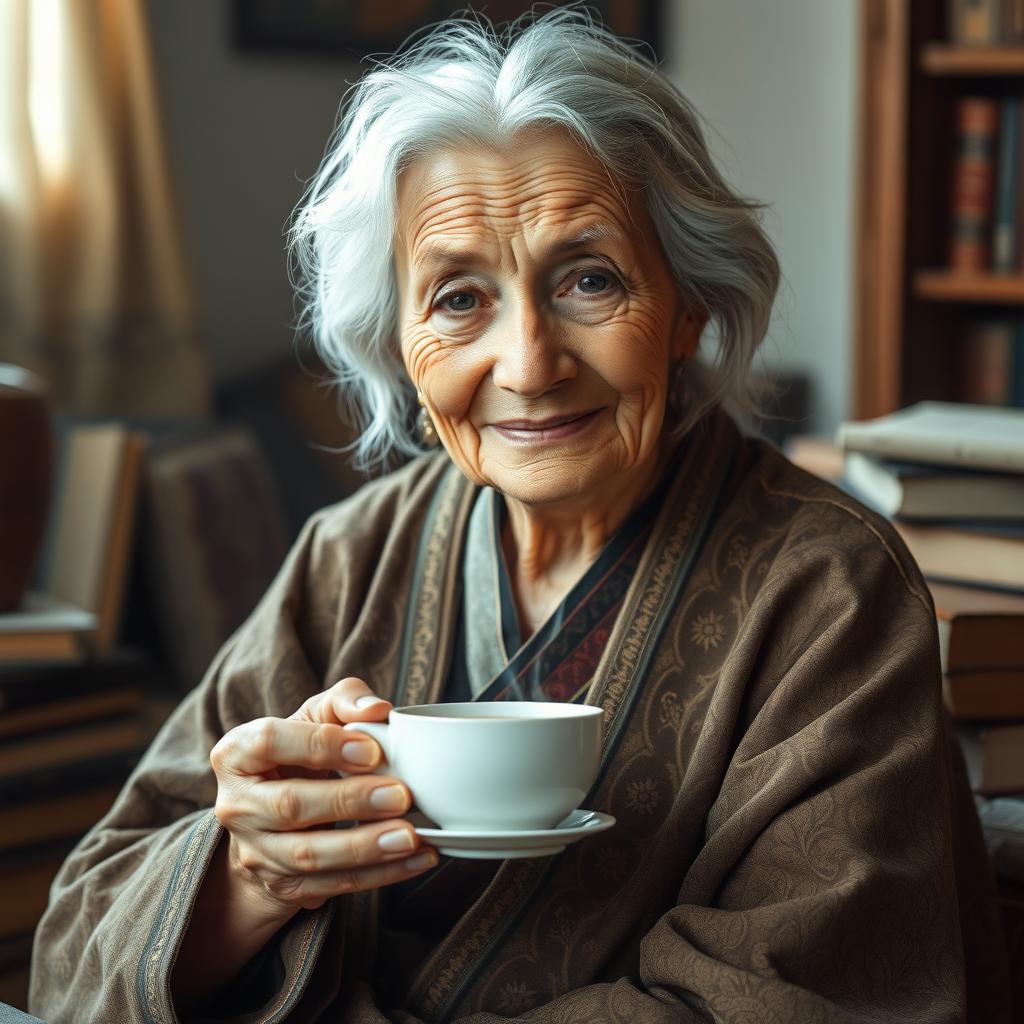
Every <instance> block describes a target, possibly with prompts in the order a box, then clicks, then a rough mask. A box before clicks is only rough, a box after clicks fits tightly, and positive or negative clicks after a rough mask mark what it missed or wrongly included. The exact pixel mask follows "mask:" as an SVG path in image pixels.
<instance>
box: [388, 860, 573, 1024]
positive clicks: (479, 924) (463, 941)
mask: <svg viewBox="0 0 1024 1024" xmlns="http://www.w3.org/2000/svg"><path fill="white" fill-rule="evenodd" d="M552 859H554V858H546V860H547V861H550V860H552ZM548 868H549V864H547V863H545V860H506V861H504V862H503V863H502V865H501V867H500V868H498V871H497V873H496V874H495V876H494V880H493V881H492V882H491V883H490V884H489V885H488V886H487V888H486V889H485V890H484V892H483V894H482V895H481V896H480V898H479V899H478V900H477V901H476V903H475V904H474V905H473V906H472V908H470V911H469V913H468V914H467V915H466V916H467V918H470V919H471V918H472V917H473V915H474V912H476V913H477V919H476V921H475V922H474V923H473V924H472V926H471V927H470V928H469V930H468V931H467V932H466V934H464V935H460V936H459V938H458V945H457V946H456V948H454V949H448V948H446V947H444V946H442V947H441V948H440V949H438V950H437V951H435V953H434V954H433V955H432V956H431V958H430V960H429V961H428V962H427V964H426V965H425V966H424V968H423V970H422V971H421V972H420V976H419V979H418V981H419V983H418V984H416V985H414V988H412V989H411V990H410V993H409V997H408V999H407V1003H408V1004H409V1005H410V1006H414V1007H415V1008H416V1014H417V1016H421V1017H423V1018H424V1019H425V1020H437V1021H444V1020H446V1019H447V1017H448V1014H450V1013H451V1011H452V1009H453V1008H454V1006H455V1003H456V1002H457V1000H458V999H459V997H460V996H461V995H462V993H463V992H464V991H465V990H466V989H467V988H468V987H469V985H470V984H471V983H472V982H473V981H474V980H475V977H474V976H473V971H474V970H475V969H477V968H479V966H480V964H481V963H482V962H483V961H484V960H485V959H486V958H487V955H488V953H490V952H491V951H492V950H493V949H494V948H495V947H496V946H497V944H498V943H499V942H500V941H501V939H503V938H504V936H505V934H506V933H507V932H508V929H509V927H511V926H512V925H514V923H515V921H516V920H518V918H519V916H520V914H521V913H522V911H523V910H524V909H525V908H526V906H527V903H528V900H529V897H530V896H531V895H532V894H533V892H534V891H535V889H536V887H537V884H538V883H539V882H540V881H541V878H542V876H543V875H544V874H546V872H547V869H548ZM517 906H518V907H519V911H518V912H516V908H517ZM510 915H511V918H510ZM503 919H506V920H505V921H504V922H503ZM503 923H504V924H505V927H504V928H502V927H501V925H502V924H503ZM460 930H462V929H460ZM426 979H430V980H429V983H427V981H426Z"/></svg>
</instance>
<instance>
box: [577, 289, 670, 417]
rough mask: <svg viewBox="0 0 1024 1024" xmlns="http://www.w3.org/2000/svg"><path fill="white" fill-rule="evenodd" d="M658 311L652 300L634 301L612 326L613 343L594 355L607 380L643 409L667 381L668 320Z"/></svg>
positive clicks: (653, 399)
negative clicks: (619, 320) (627, 311)
mask: <svg viewBox="0 0 1024 1024" xmlns="http://www.w3.org/2000/svg"><path fill="white" fill-rule="evenodd" d="M659 314H660V310H659V309H658V308H657V307H656V306H655V305H654V304H653V303H650V304H647V303H643V304H641V303H636V304H634V305H633V306H632V308H631V309H630V311H629V314H628V316H626V317H625V318H623V321H622V322H621V323H620V324H618V325H617V326H615V327H613V333H614V340H613V341H612V343H611V344H608V345H605V346H602V349H601V351H600V353H599V355H598V356H595V359H594V363H595V369H597V370H598V371H599V372H600V373H601V375H602V376H603V377H604V379H605V380H606V381H607V383H608V384H609V385H610V386H611V387H612V388H613V389H614V390H615V391H617V392H618V393H619V394H620V395H621V396H622V397H623V399H625V400H626V401H627V402H628V403H629V404H630V405H632V406H637V407H638V408H639V411H642V412H643V413H647V412H648V411H649V410H647V408H646V406H648V405H649V404H650V403H652V402H655V403H657V402H658V401H659V399H660V398H661V397H662V396H663V395H664V394H665V391H666V387H667V382H668V362H669V348H670V344H669V343H670V338H669V323H668V321H667V320H666V319H665V317H664V316H662V315H659ZM598 358H599V359H600V365H599V366H598V365H596V363H597V359H598Z"/></svg>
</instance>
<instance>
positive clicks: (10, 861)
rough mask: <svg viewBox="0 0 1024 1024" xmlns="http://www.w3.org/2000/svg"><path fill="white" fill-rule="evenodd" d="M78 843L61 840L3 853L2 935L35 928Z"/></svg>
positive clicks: (0, 876)
mask: <svg viewBox="0 0 1024 1024" xmlns="http://www.w3.org/2000/svg"><path fill="white" fill-rule="evenodd" d="M74 845H75V844H74V842H69V841H66V840H60V841H58V842H56V843H50V844H47V845H45V846H43V847H33V848H31V849H29V850H18V851H15V852H13V853H8V854H4V855H3V856H0V907H3V913H0V939H10V938H13V937H14V936H17V935H22V934H24V933H25V932H30V931H32V930H33V929H34V928H35V926H36V924H37V923H38V921H39V918H40V917H42V915H43V911H44V910H45V909H46V905H47V902H48V901H49V896H50V886H51V885H52V884H53V880H54V879H55V878H56V877H57V872H58V871H60V868H61V865H62V864H63V863H64V860H65V859H66V858H67V855H68V854H69V853H70V852H71V851H72V849H74Z"/></svg>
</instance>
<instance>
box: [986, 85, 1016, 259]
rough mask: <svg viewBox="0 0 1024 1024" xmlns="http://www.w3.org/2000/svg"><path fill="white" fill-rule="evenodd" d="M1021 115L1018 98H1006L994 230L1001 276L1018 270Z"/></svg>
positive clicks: (1002, 104) (1002, 106)
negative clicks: (1018, 162) (1018, 140)
mask: <svg viewBox="0 0 1024 1024" xmlns="http://www.w3.org/2000/svg"><path fill="white" fill-rule="evenodd" d="M1019 113H1020V101H1019V100H1018V99H1017V97H1015V96H1005V97H1003V99H1002V100H1000V102H999V157H998V165H997V169H996V202H995V223H994V224H993V226H992V269H993V270H994V271H995V272H996V273H997V274H999V273H1003V274H1009V273H1012V272H1013V271H1014V269H1015V266H1014V255H1015V250H1016V232H1017V175H1018V167H1017V158H1018V154H1017V130H1018V125H1019Z"/></svg>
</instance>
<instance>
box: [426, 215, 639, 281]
mask: <svg viewBox="0 0 1024 1024" xmlns="http://www.w3.org/2000/svg"><path fill="white" fill-rule="evenodd" d="M606 239H607V240H610V241H616V242H621V241H622V234H621V232H619V231H616V230H615V228H613V227H611V225H609V224H605V223H604V222H602V221H597V222H595V223H593V224H588V225H587V226H586V227H585V228H582V229H581V230H580V231H577V232H576V234H574V235H572V236H570V237H569V238H564V239H562V240H560V241H558V242H556V243H555V244H554V245H552V246H551V247H550V249H548V250H547V252H546V254H545V255H546V257H547V258H548V259H550V258H551V257H552V256H558V255H561V254H562V253H564V252H569V251H571V250H573V249H579V248H581V247H582V246H585V245H587V244H589V243H590V242H600V241H604V240H606ZM479 258H480V257H479V253H478V252H477V250H475V249H470V248H461V247H458V246H450V245H445V244H444V243H443V242H428V243H427V244H426V245H424V246H423V248H422V250H420V252H418V253H417V254H416V256H415V257H414V259H413V266H414V267H416V269H417V270H422V269H427V270H430V269H432V268H433V267H436V266H438V265H442V266H444V265H447V266H467V265H469V264H471V263H475V262H477V261H478V260H479Z"/></svg>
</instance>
